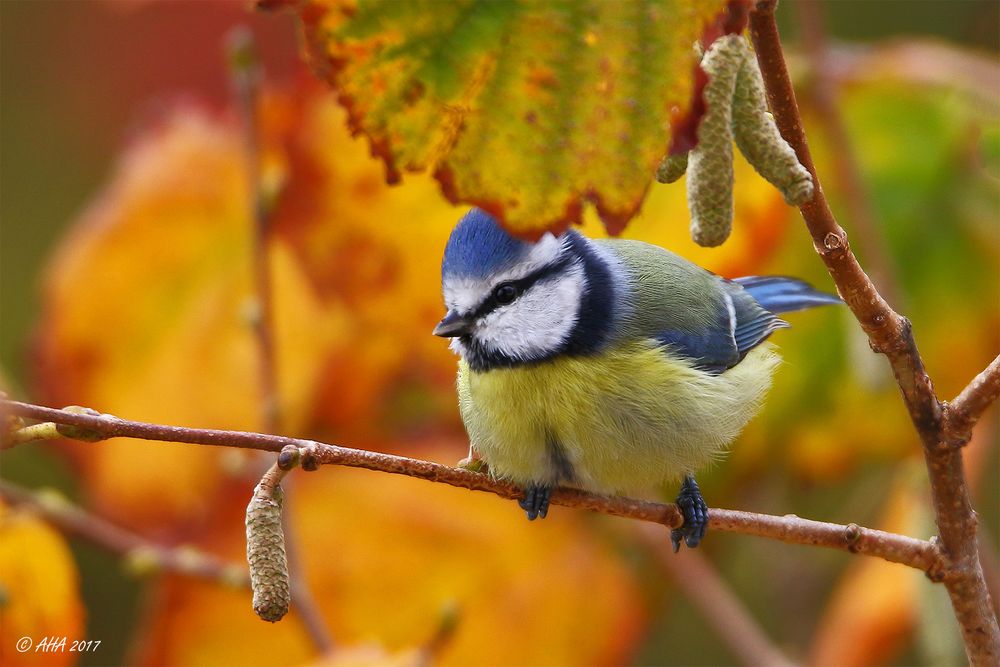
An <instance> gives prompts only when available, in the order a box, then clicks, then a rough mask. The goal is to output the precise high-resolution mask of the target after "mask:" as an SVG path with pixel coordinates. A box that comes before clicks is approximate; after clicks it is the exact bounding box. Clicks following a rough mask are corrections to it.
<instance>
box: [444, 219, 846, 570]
mask: <svg viewBox="0 0 1000 667" xmlns="http://www.w3.org/2000/svg"><path fill="white" fill-rule="evenodd" d="M441 285H442V293H443V298H444V304H445V307H446V308H447V314H446V315H445V316H444V318H443V319H442V320H441V321H440V322H439V323H438V324H437V326H436V327H435V328H434V331H433V333H434V334H435V335H437V336H441V337H445V338H450V339H451V343H450V347H451V349H452V350H453V351H454V352H456V353H457V354H458V357H459V360H458V378H457V393H458V404H459V412H460V414H461V417H462V421H463V422H464V425H465V429H466V431H467V434H468V436H469V445H470V456H471V457H473V458H475V459H479V460H481V461H482V462H483V463H485V464H486V467H487V469H488V471H489V474H491V475H493V476H494V477H495V478H497V479H501V480H506V481H508V482H511V483H513V484H515V485H517V486H518V487H519V488H521V489H523V494H524V495H523V497H522V498H521V499H520V500H519V504H520V507H521V508H522V509H523V510H524V511H525V513H526V515H527V517H528V519H530V520H534V519H536V518H545V516H546V515H547V514H548V509H549V499H550V496H551V492H552V490H553V489H554V488H556V487H559V486H569V487H574V488H579V489H582V490H586V491H592V492H597V493H609V494H623V493H632V492H636V491H639V490H644V489H653V488H663V487H664V485H666V484H670V483H676V482H677V481H680V483H681V486H680V492H679V494H678V496H677V505H678V508H679V509H680V511H681V514H682V515H683V519H684V523H683V524H682V525H681V526H680V527H679V528H676V529H673V530H672V531H671V535H670V539H671V543H672V545H673V549H674V551H675V552H676V551H677V550H679V548H680V544H681V540H683V541H684V543H685V544H686V545H687V546H688V547H689V548H695V547H697V546H698V544H699V543H700V542H701V540H702V538H703V537H704V535H705V532H706V528H707V525H708V506H707V504H706V503H705V500H704V498H703V496H702V494H701V491H700V489H699V487H698V484H697V482H696V481H695V473H696V472H697V471H698V470H700V469H702V468H704V467H705V466H706V465H708V464H710V463H712V462H713V461H715V460H717V459H719V458H721V457H722V456H723V455H724V453H725V452H726V450H727V448H728V446H729V445H730V443H731V442H732V441H733V440H735V439H736V437H737V436H738V435H739V433H740V431H741V430H742V429H743V428H744V426H746V424H747V423H748V422H749V421H750V420H751V419H752V418H753V417H754V416H755V415H756V414H757V412H759V411H760V409H761V408H762V406H763V403H764V399H765V396H766V394H767V392H768V390H769V389H770V385H771V378H772V374H773V372H774V370H775V368H776V367H777V366H778V364H779V362H780V358H779V356H778V354H777V353H776V351H775V348H774V345H773V344H772V343H771V342H769V341H768V338H769V337H770V336H771V334H772V333H774V332H775V331H777V330H778V329H782V328H785V327H788V326H789V325H788V323H787V322H785V321H784V320H782V319H780V318H779V317H778V315H779V314H781V313H785V312H789V311H795V310H802V309H806V308H812V307H815V306H823V305H828V304H838V303H841V300H840V299H839V298H838V297H836V296H834V295H832V294H827V293H825V292H822V291H819V290H816V289H814V288H813V287H812V286H810V285H809V284H808V283H806V282H803V281H801V280H798V279H795V278H790V277H786V276H749V277H744V278H736V279H733V280H728V279H726V278H723V277H720V276H718V275H716V274H714V273H712V272H710V271H708V270H706V269H703V268H701V267H699V266H698V265H696V264H694V263H692V262H690V261H688V260H686V259H684V258H682V257H680V256H679V255H676V254H674V253H672V252H670V251H669V250H666V249H665V248H662V247H660V246H657V245H653V244H650V243H645V242H642V241H636V240H625V239H590V238H588V237H586V236H584V235H583V234H582V233H580V232H579V231H577V230H575V229H569V230H567V231H565V232H563V233H561V234H559V235H556V234H553V233H546V234H544V235H543V236H541V237H540V238H539V239H538V240H537V241H536V242H529V241H526V240H522V239H520V238H517V237H515V236H513V235H511V234H510V233H508V232H507V231H506V230H505V229H504V228H503V227H502V226H501V225H500V223H499V222H498V221H497V219H496V218H495V217H493V216H492V215H490V214H489V213H487V212H485V211H483V210H481V209H478V208H473V209H471V210H470V211H468V212H467V213H466V214H465V215H464V216H463V217H462V218H461V219H460V220H459V222H458V223H457V224H456V225H455V227H454V228H453V230H452V232H451V235H450V237H449V239H448V241H447V243H446V245H445V249H444V255H443V259H442V262H441Z"/></svg>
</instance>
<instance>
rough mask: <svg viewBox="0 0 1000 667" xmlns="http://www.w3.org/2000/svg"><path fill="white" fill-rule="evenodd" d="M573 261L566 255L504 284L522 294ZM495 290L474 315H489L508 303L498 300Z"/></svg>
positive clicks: (477, 316) (476, 316) (478, 316)
mask: <svg viewBox="0 0 1000 667" xmlns="http://www.w3.org/2000/svg"><path fill="white" fill-rule="evenodd" d="M572 261H573V258H572V257H568V256H564V257H561V258H560V259H559V260H557V261H555V262H553V263H552V264H549V265H547V266H543V267H542V268H540V269H538V270H536V271H533V272H531V273H529V274H528V275H526V276H525V277H523V278H518V279H517V280H507V281H504V283H502V284H505V285H510V286H511V287H513V288H514V289H515V290H517V295H518V296H521V295H522V294H524V293H525V292H527V291H528V290H529V289H530V288H531V286H532V285H534V284H535V283H537V282H540V281H542V280H545V279H546V278H550V277H552V276H553V275H555V274H557V273H560V272H561V271H563V270H565V269H566V268H567V267H568V266H569V265H570V264H571V263H572ZM498 286H499V285H498ZM495 291H496V288H495V287H494V289H493V290H492V291H490V295H489V296H488V297H486V298H485V299H484V300H483V302H482V303H480V304H479V307H478V308H476V310H475V311H474V312H473V313H472V317H474V318H476V319H478V318H480V317H483V316H484V315H489V314H490V313H492V312H493V311H494V310H496V309H497V308H499V307H500V306H504V305H507V304H504V303H501V302H499V301H497V298H496V294H495ZM515 300H516V299H515ZM508 303H509V302H508Z"/></svg>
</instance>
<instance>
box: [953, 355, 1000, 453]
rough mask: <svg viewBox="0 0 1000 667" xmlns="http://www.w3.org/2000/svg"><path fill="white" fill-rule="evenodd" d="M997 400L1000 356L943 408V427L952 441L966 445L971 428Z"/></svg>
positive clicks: (999, 388) (970, 435) (999, 390)
mask: <svg viewBox="0 0 1000 667" xmlns="http://www.w3.org/2000/svg"><path fill="white" fill-rule="evenodd" d="M997 398H1000V354H998V355H997V357H996V359H994V360H993V361H992V362H990V365H989V366H987V367H986V368H985V369H984V370H983V372H982V373H980V374H979V375H977V376H976V377H974V378H972V382H970V383H969V384H968V386H967V387H966V388H965V389H963V390H962V393H960V394H959V395H958V396H956V397H955V400H953V401H951V402H950V403H948V404H947V405H946V406H945V418H946V421H945V427H946V429H947V431H948V432H949V434H950V435H951V436H952V438H953V441H955V442H957V443H958V444H965V443H967V442H968V441H969V439H970V438H971V437H972V427H973V426H975V425H976V422H977V421H979V417H980V416H982V414H983V413H984V412H985V411H986V409H987V408H988V407H990V405H992V404H993V403H995V402H996V400H997Z"/></svg>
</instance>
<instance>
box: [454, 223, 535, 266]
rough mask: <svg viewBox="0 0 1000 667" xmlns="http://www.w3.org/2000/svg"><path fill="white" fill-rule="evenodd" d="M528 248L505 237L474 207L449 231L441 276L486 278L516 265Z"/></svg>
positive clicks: (525, 244) (511, 237)
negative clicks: (449, 235)
mask: <svg viewBox="0 0 1000 667" xmlns="http://www.w3.org/2000/svg"><path fill="white" fill-rule="evenodd" d="M530 249H531V244H530V243H528V242H526V241H520V240H518V239H515V238H514V237H513V236H511V235H510V234H508V233H507V232H506V231H505V230H504V229H503V227H501V226H500V223H498V222H497V220H496V218H494V217H493V216H492V215H490V214H489V213H486V212H485V211H482V210H480V209H478V208H474V209H472V210H471V211H469V212H468V213H466V214H465V215H464V216H463V217H462V219H461V220H459V221H458V224H457V225H456V226H455V229H454V230H452V232H451V237H450V238H449V239H448V245H446V246H445V249H444V260H443V261H442V262H441V274H442V275H443V276H460V277H463V278H466V277H468V278H479V279H485V278H488V277H489V276H491V275H493V274H495V273H497V272H498V271H500V270H502V269H503V268H504V267H508V266H511V265H513V264H515V263H516V262H517V261H518V259H520V258H521V257H522V256H524V254H525V253H527V252H528V251H529V250H530Z"/></svg>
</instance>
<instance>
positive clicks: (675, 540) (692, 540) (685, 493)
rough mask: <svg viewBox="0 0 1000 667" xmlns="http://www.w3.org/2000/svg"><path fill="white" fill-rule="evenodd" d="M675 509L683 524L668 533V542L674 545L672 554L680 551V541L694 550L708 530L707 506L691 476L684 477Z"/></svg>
mask: <svg viewBox="0 0 1000 667" xmlns="http://www.w3.org/2000/svg"><path fill="white" fill-rule="evenodd" d="M677 507H679V508H680V510H681V514H683V515H684V524H683V525H682V526H681V527H680V528H675V529H674V530H671V531H670V542H671V543H672V544H673V545H674V553H677V552H678V551H680V548H681V539H682V538H683V539H684V544H686V545H688V547H689V548H691V549H694V548H695V547H696V546H698V543H699V542H701V538H703V537H705V530H706V529H707V528H708V505H706V504H705V499H704V498H702V497H701V490H700V489H699V488H698V483H697V482H695V481H694V477H693V476H692V475H686V476H685V477H684V483H683V484H681V492H680V493H679V494H677Z"/></svg>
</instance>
